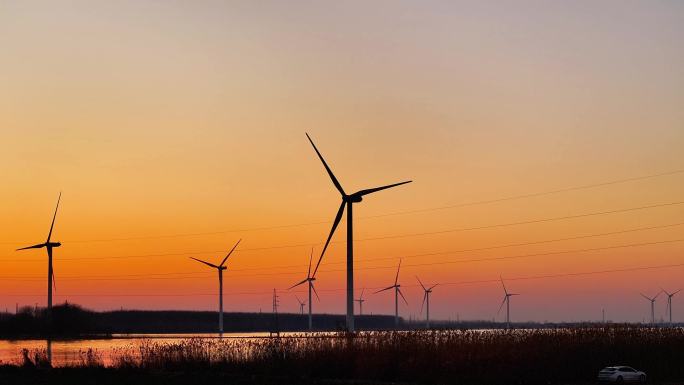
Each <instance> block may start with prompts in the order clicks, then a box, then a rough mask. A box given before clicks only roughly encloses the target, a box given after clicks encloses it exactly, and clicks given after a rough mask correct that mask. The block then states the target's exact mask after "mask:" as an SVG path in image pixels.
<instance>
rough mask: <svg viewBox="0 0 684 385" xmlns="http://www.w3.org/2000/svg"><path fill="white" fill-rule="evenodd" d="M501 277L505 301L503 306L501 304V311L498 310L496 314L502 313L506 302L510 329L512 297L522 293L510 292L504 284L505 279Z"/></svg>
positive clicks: (507, 322) (507, 321) (507, 325)
mask: <svg viewBox="0 0 684 385" xmlns="http://www.w3.org/2000/svg"><path fill="white" fill-rule="evenodd" d="M499 279H501V286H503V289H504V298H503V301H502V302H501V306H499V311H498V312H496V314H499V313H501V308H502V307H503V305H504V303H505V304H506V328H507V329H510V328H511V297H512V296H514V295H520V294H517V293H509V292H508V290H506V285H504V281H503V278H502V277H499Z"/></svg>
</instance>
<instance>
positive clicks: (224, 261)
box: [219, 239, 242, 266]
mask: <svg viewBox="0 0 684 385" xmlns="http://www.w3.org/2000/svg"><path fill="white" fill-rule="evenodd" d="M240 241H242V239H238V241H237V243H236V244H235V246H233V248H232V249H230V251H229V252H228V255H226V257H225V258H223V261H221V264H220V265H219V266H223V264H224V263H226V259H228V257H230V255H231V254H233V251H235V248H236V247H237V245H239V244H240Z"/></svg>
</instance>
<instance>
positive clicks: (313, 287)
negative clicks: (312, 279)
mask: <svg viewBox="0 0 684 385" xmlns="http://www.w3.org/2000/svg"><path fill="white" fill-rule="evenodd" d="M311 290H313V292H314V294H316V299H317V300H318V302H321V297H319V296H318V292H317V291H316V286H314V284H313V283H312V284H311Z"/></svg>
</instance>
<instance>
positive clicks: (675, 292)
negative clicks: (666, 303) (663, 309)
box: [671, 289, 682, 295]
mask: <svg viewBox="0 0 684 385" xmlns="http://www.w3.org/2000/svg"><path fill="white" fill-rule="evenodd" d="M680 291H682V289H679V290H677V291H675V292H674V293H672V294H671V295H675V294H677V293H679V292H680Z"/></svg>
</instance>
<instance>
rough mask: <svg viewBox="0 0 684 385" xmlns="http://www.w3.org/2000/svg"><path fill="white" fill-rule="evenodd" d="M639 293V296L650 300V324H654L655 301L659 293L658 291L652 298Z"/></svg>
mask: <svg viewBox="0 0 684 385" xmlns="http://www.w3.org/2000/svg"><path fill="white" fill-rule="evenodd" d="M639 294H641V296H642V297H644V298H646V299H647V300H649V301H651V325H655V301H656V298H658V296H659V295H660V292H658V294H656V295H655V297H653V298H651V297H647V296H645V295H644V294H642V293H639Z"/></svg>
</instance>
